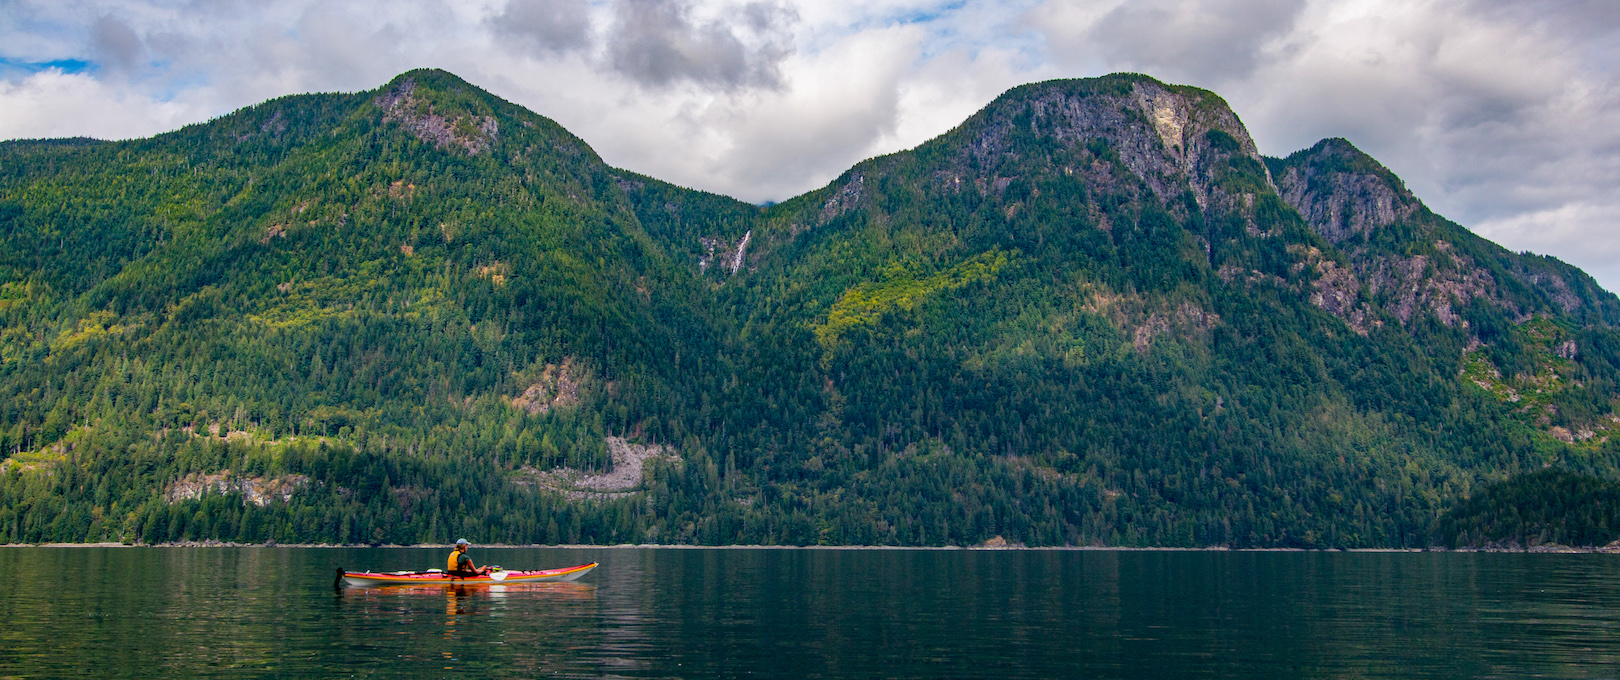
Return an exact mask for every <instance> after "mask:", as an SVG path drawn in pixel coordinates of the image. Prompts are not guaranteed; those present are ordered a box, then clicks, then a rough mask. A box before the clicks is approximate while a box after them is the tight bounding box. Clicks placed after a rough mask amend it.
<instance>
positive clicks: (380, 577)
mask: <svg viewBox="0 0 1620 680" xmlns="http://www.w3.org/2000/svg"><path fill="white" fill-rule="evenodd" d="M596 565H597V563H596V562H592V563H590V564H581V565H579V566H576V567H562V568H560V569H543V570H540V571H519V570H515V569H505V570H502V571H498V572H493V573H492V574H482V575H479V576H455V575H452V574H448V573H445V572H444V571H443V570H440V569H429V570H427V571H387V572H371V571H344V572H343V576H342V577H341V578H342V581H343V582H344V583H346V584H348V585H351V586H358V587H368V586H402V585H433V584H443V585H456V586H471V585H501V584H508V583H544V582H550V581H572V580H574V579H577V578H579V577H581V576H584V575H585V574H586V573H588V572H590V570H592V569H595V568H596ZM496 576H500V578H496Z"/></svg>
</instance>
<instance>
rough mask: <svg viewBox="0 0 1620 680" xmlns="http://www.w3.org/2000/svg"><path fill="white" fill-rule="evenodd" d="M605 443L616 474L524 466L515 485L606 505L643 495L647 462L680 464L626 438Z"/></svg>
mask: <svg viewBox="0 0 1620 680" xmlns="http://www.w3.org/2000/svg"><path fill="white" fill-rule="evenodd" d="M604 441H605V443H606V444H607V449H608V454H609V455H610V456H612V459H613V470H611V471H609V472H603V473H600V474H587V473H585V472H583V471H580V470H575V469H573V468H568V467H559V468H554V469H551V470H544V471H542V470H538V469H535V468H533V467H531V466H527V465H525V466H523V467H522V468H521V469H519V470H518V479H517V482H516V483H517V484H518V485H520V486H534V487H536V488H539V489H542V490H546V491H551V492H555V493H560V494H562V495H563V496H565V497H567V498H568V499H570V500H576V501H578V500H587V501H605V500H611V499H614V498H623V497H625V496H629V495H631V494H634V493H638V492H640V491H641V487H642V480H643V479H644V476H645V474H646V473H645V468H646V465H647V463H648V462H651V461H655V460H665V461H670V462H679V461H680V460H681V458H680V456H678V455H675V454H674V453H671V452H670V451H669V449H668V448H667V447H665V446H662V445H658V444H650V445H649V444H635V443H631V442H630V441H628V440H626V439H624V438H623V437H606V438H605V440H604Z"/></svg>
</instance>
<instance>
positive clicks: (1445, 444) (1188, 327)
mask: <svg viewBox="0 0 1620 680" xmlns="http://www.w3.org/2000/svg"><path fill="white" fill-rule="evenodd" d="M0 158H4V159H5V163H3V164H0V329H3V330H0V393H3V394H4V395H5V396H6V397H8V398H7V399H5V400H4V401H5V403H7V404H9V406H0V409H3V410H0V447H3V448H4V450H5V451H6V452H7V455H8V456H9V457H8V458H7V459H6V460H5V462H4V463H0V470H3V471H4V473H3V474H0V541H9V542H30V541H44V540H50V541H86V540H123V541H130V542H137V541H139V542H159V541H179V540H226V541H240V542H260V541H266V540H274V541H281V542H351V543H355V542H390V543H412V542H443V541H446V540H449V539H451V538H454V537H456V536H460V535H467V536H469V537H477V538H478V540H481V541H484V542H525V543H526V542H542V543H557V542H568V543H573V542H595V543H618V542H642V541H653V542H668V543H706V544H718V543H781V544H813V543H830V544H907V545H940V544H956V545H967V544H976V543H981V542H984V541H987V540H991V539H993V538H995V537H1001V539H1002V540H1005V541H1010V542H1014V543H1024V544H1029V545H1183V546H1204V545H1226V546H1234V547H1249V546H1293V547H1411V546H1418V547H1421V546H1427V545H1431V544H1445V543H1456V541H1457V537H1458V535H1459V533H1458V532H1468V533H1466V536H1465V541H1464V542H1467V541H1473V540H1476V539H1477V540H1494V537H1492V536H1486V535H1484V533H1482V531H1483V530H1481V529H1480V528H1479V527H1481V526H1497V525H1498V524H1500V523H1491V522H1483V523H1482V522H1479V521H1473V520H1469V519H1467V518H1464V517H1462V516H1461V515H1458V514H1457V513H1458V512H1465V511H1468V510H1467V509H1468V508H1476V507H1486V506H1489V507H1496V505H1493V504H1492V503H1490V502H1485V501H1479V502H1474V503H1473V504H1472V505H1470V504H1469V503H1468V501H1469V499H1470V498H1471V496H1472V490H1473V489H1474V487H1476V486H1478V485H1480V484H1482V483H1484V484H1487V485H1489V484H1493V483H1502V482H1508V481H1511V480H1516V479H1520V477H1519V475H1522V474H1525V473H1530V472H1534V471H1536V470H1540V469H1542V468H1543V467H1545V466H1556V467H1557V468H1558V469H1559V470H1564V471H1567V473H1568V474H1571V475H1586V476H1587V477H1580V478H1581V479H1588V478H1593V479H1601V478H1606V477H1613V476H1615V475H1616V473H1617V472H1620V469H1617V465H1616V463H1617V461H1620V456H1617V454H1620V448H1617V447H1620V443H1615V442H1611V441H1610V432H1609V430H1610V428H1612V427H1615V426H1616V423H1620V415H1616V411H1615V404H1616V398H1617V396H1620V387H1617V384H1616V380H1615V379H1616V376H1617V375H1620V371H1617V368H1616V367H1617V366H1620V335H1617V333H1616V330H1615V324H1616V322H1617V320H1620V300H1617V299H1616V298H1615V296H1613V295H1612V294H1609V293H1607V292H1605V291H1603V290H1602V289H1601V288H1599V287H1598V286H1597V285H1596V284H1595V283H1594V282H1593V281H1592V279H1591V278H1590V277H1588V276H1586V275H1585V274H1584V273H1582V272H1580V271H1579V270H1578V269H1576V268H1574V267H1571V266H1569V265H1566V264H1564V263H1561V262H1558V261H1557V260H1553V259H1551V258H1545V257H1540V256H1535V255H1530V254H1516V253H1512V252H1509V251H1506V250H1504V249H1502V248H1500V247H1499V246H1497V245H1495V244H1492V243H1490V242H1489V241H1487V240H1485V239H1482V238H1480V237H1478V236H1476V235H1474V234H1472V233H1470V232H1469V231H1467V230H1466V229H1465V228H1463V227H1461V226H1459V225H1456V224H1454V223H1452V222H1449V221H1447V220H1445V219H1444V218H1442V217H1440V216H1437V215H1435V214H1433V213H1432V212H1430V211H1429V210H1428V209H1427V208H1425V207H1424V206H1423V205H1422V203H1421V202H1420V201H1418V200H1417V199H1416V198H1415V197H1414V196H1413V195H1412V194H1411V193H1410V192H1409V191H1408V190H1407V189H1406V188H1405V186H1404V185H1403V184H1402V183H1401V181H1400V180H1399V178H1397V177H1396V176H1395V175H1394V174H1392V173H1390V172H1389V171H1388V170H1387V169H1385V168H1383V167H1382V166H1381V165H1379V164H1378V163H1377V162H1376V161H1375V160H1373V159H1372V158H1370V157H1368V156H1366V155H1365V154H1363V153H1361V152H1360V151H1358V150H1357V149H1355V148H1354V147H1353V146H1351V145H1350V144H1349V143H1348V142H1346V141H1344V140H1324V141H1323V142H1321V143H1319V144H1317V145H1316V146H1313V147H1312V148H1310V149H1307V150H1304V151H1301V152H1299V153H1296V154H1293V155H1291V156H1289V157H1288V158H1285V159H1275V158H1266V157H1263V156H1261V155H1260V154H1259V153H1258V151H1257V149H1256V147H1255V145H1254V142H1253V141H1252V139H1251V138H1250V136H1249V134H1248V132H1247V131H1246V130H1245V128H1244V127H1243V125H1242V123H1241V121H1240V120H1239V119H1238V117H1237V115H1236V114H1235V113H1234V112H1233V111H1232V110H1231V109H1230V107H1228V106H1227V105H1226V103H1225V102H1224V101H1222V100H1221V99H1220V98H1219V97H1217V96H1216V95H1215V94H1213V93H1210V92H1207V91H1204V90H1199V89H1196V88H1189V87H1182V86H1174V85H1167V84H1164V83H1161V82H1158V81H1156V80H1154V79H1152V78H1149V77H1146V76H1140V75H1132V74H1116V75H1111V76H1105V77H1102V78H1095V79H1086V80H1064V81H1050V82H1044V83H1035V84H1031V85H1026V86H1022V87H1019V88H1015V89H1013V90H1011V91H1009V92H1007V93H1006V94H1004V95H1003V96H1001V97H1000V98H998V99H997V100H996V101H995V102H992V103H991V104H990V105H989V106H987V107H986V108H985V109H984V110H982V111H980V112H979V113H977V114H975V115H974V116H973V117H972V118H970V119H969V120H967V121H966V122H964V123H963V124H962V125H961V126H959V127H957V128H956V129H954V130H952V131H950V132H948V133H946V134H945V135H942V136H941V137H939V138H936V139H934V140H931V141H929V142H927V143H925V144H923V145H921V146H919V147H917V148H916V149H912V150H909V151H904V152H900V153H895V154H890V155H888V156H883V157H879V158H874V159H871V160H868V161H865V162H862V163H860V164H858V165H857V166H855V167H854V168H852V169H850V170H849V171H848V172H846V173H844V174H843V175H842V176H841V177H839V178H838V179H837V180H835V181H834V182H833V183H831V184H830V185H828V186H827V187H824V188H822V189H819V190H816V191H812V192H810V193H807V194H805V195H802V196H798V197H795V198H792V199H789V200H786V201H783V202H781V203H779V204H775V205H771V206H769V207H764V208H761V207H756V206H752V205H748V204H745V203H742V202H739V201H735V200H732V199H729V198H726V197H723V196H716V195H713V194H706V193H702V192H698V191H692V190H689V189H684V188H681V187H677V186H674V185H671V184H668V183H666V182H661V181H659V180H656V179H654V178H650V177H646V176H642V175H638V174H636V173H632V172H628V171H624V170H620V169H615V168H612V167H609V166H607V165H606V164H604V163H603V162H602V161H601V160H600V158H598V157H597V156H596V155H595V154H594V153H593V152H592V151H591V150H590V147H589V146H588V145H586V144H585V143H584V142H583V141H581V140H579V139H578V138H576V137H574V136H572V135H570V134H569V133H568V132H567V131H565V130H563V129H562V128H561V127H560V126H558V125H556V124H555V123H554V122H552V121H549V120H547V119H545V118H543V117H540V116H538V115H535V114H533V113H531V112H528V111H526V110H523V109H521V108H519V107H516V106H514V105H512V104H510V103H508V102H505V101H502V100H500V99H498V98H496V97H494V96H492V95H490V94H488V93H486V92H483V91H481V90H479V89H477V88H476V87H473V86H472V85H470V84H467V83H465V82H464V81H461V80H460V79H458V78H456V77H454V76H452V75H450V74H447V73H444V72H441V71H413V72H410V73H406V74H404V75H401V76H399V77H398V78H396V79H394V80H393V81H392V82H390V83H389V84H387V85H385V86H383V87H382V88H380V89H378V90H376V91H372V92H363V93H357V94H350V95H343V94H337V95H300V96H293V97H285V98H282V99H277V100H273V101H270V102H266V103H264V104H260V105H258V106H254V107H250V108H248V109H244V110H241V111H238V112H235V113H233V114H230V115H228V116H224V117H221V118H219V119H216V120H213V121H210V122H208V123H203V124H199V125H194V126H190V127H187V128H185V129H182V130H179V131H176V132H173V133H169V134H165V135H160V136H157V137H154V138H151V139H146V140H135V141H129V142H116V143H102V142H95V141H94V140H60V141H55V140H53V141H45V142H41V141H29V142H6V143H0ZM1592 475H1596V476H1597V477H1590V476H1592ZM1525 479H1530V478H1528V477H1526V478H1525ZM1534 479H1538V480H1539V479H1541V478H1539V477H1538V478H1534ZM1594 483H1596V482H1594ZM1489 488H1493V489H1494V488H1499V487H1494V486H1493V487H1489ZM1500 488H1509V487H1500ZM1511 488H1514V489H1521V488H1523V489H1532V490H1545V489H1556V488H1558V485H1556V484H1548V483H1545V482H1540V481H1538V482H1535V483H1526V484H1520V485H1519V486H1515V487H1511ZM1514 493H1520V492H1518V491H1515V492H1514ZM1481 503H1484V505H1481ZM1552 505H1556V504H1552ZM1549 507H1551V505H1550V506H1549ZM1458 527H1463V528H1462V529H1459V528H1458ZM1561 531H1562V532H1563V533H1560V534H1559V536H1564V535H1579V536H1587V535H1596V534H1594V533H1592V532H1590V531H1586V530H1584V529H1579V528H1574V529H1568V530H1561ZM1583 532H1584V533H1583ZM1521 533H1522V532H1521ZM1599 533H1601V532H1599Z"/></svg>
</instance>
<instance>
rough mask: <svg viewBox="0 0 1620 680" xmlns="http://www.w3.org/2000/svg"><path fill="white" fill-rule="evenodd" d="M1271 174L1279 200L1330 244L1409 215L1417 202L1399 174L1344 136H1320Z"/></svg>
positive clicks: (1363, 233)
mask: <svg viewBox="0 0 1620 680" xmlns="http://www.w3.org/2000/svg"><path fill="white" fill-rule="evenodd" d="M1284 164H1285V165H1284V166H1283V169H1282V170H1281V171H1280V172H1275V171H1274V172H1273V173H1272V180H1273V181H1274V182H1275V183H1276V185H1277V192H1278V193H1279V194H1280V195H1281V196H1282V199H1283V201H1285V202H1287V203H1288V204H1289V205H1291V206H1293V207H1294V209H1295V210H1297V211H1299V214H1300V216H1301V217H1304V218H1305V221H1306V222H1307V223H1309V224H1310V225H1311V229H1312V230H1314V231H1316V233H1318V234H1321V235H1322V237H1323V238H1325V239H1327V240H1328V242H1329V243H1339V242H1341V241H1343V240H1345V239H1346V238H1349V237H1351V236H1358V235H1359V236H1365V235H1367V234H1369V233H1371V232H1372V231H1373V230H1375V229H1379V228H1382V227H1387V226H1389V225H1391V224H1394V223H1395V222H1396V221H1398V220H1403V219H1406V218H1409V217H1411V216H1412V215H1413V213H1416V212H1417V210H1418V208H1419V206H1420V205H1421V204H1420V203H1419V202H1418V200H1417V198H1416V197H1415V196H1413V195H1412V192H1411V191H1408V190H1407V188H1406V185H1405V184H1404V183H1402V182H1401V180H1400V178H1398V177H1396V176H1395V174H1394V173H1392V172H1390V171H1389V170H1388V169H1386V168H1384V166H1382V165H1379V164H1378V162H1377V161H1374V160H1373V159H1372V158H1371V157H1369V156H1367V155H1366V154H1364V153H1362V152H1361V151H1360V150H1359V149H1357V148H1356V147H1354V146H1352V145H1351V144H1350V142H1348V141H1345V140H1343V139H1338V138H1333V139H1324V140H1322V141H1320V142H1317V143H1316V145H1315V146H1313V147H1311V148H1309V149H1306V150H1304V151H1300V152H1298V153H1295V154H1294V155H1292V156H1289V158H1288V159H1287V160H1286V161H1284Z"/></svg>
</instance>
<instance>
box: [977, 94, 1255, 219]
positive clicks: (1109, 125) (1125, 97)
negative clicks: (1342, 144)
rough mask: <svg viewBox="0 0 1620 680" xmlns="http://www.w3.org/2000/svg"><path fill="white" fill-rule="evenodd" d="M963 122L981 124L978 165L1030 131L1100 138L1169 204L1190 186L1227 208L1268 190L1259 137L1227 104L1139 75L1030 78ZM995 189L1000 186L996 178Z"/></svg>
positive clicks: (1073, 140)
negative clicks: (1241, 178)
mask: <svg viewBox="0 0 1620 680" xmlns="http://www.w3.org/2000/svg"><path fill="white" fill-rule="evenodd" d="M963 128H964V129H973V130H976V138H975V139H972V140H971V141H970V142H969V144H968V148H969V149H970V153H971V154H972V155H973V157H974V158H973V160H974V161H975V164H976V165H979V166H994V165H996V164H997V162H998V160H999V158H998V157H1000V156H1005V155H1008V154H1016V153H1017V151H1016V150H1014V149H1013V148H1012V145H1010V144H1009V136H1010V134H1011V133H1013V132H1014V131H1015V129H1017V128H1025V129H1028V130H1031V131H1033V132H1035V133H1036V135H1037V136H1039V137H1046V138H1050V139H1052V140H1055V141H1057V142H1059V143H1061V144H1064V145H1068V146H1071V147H1072V146H1083V145H1085V144H1087V143H1090V142H1093V141H1102V142H1104V143H1105V144H1106V145H1107V148H1108V149H1109V150H1110V151H1112V152H1113V153H1114V154H1117V155H1118V158H1119V160H1120V161H1121V162H1122V163H1123V165H1124V166H1125V168H1126V169H1128V170H1129V171H1130V172H1131V173H1132V174H1134V175H1136V176H1137V177H1139V178H1140V179H1141V180H1142V181H1144V182H1145V183H1146V184H1147V186H1148V187H1150V188H1151V189H1152V191H1153V193H1154V194H1156V195H1157V196H1158V198H1159V199H1160V200H1163V201H1165V202H1166V203H1174V202H1175V201H1176V199H1177V198H1178V197H1179V196H1180V195H1181V192H1182V191H1183V190H1184V189H1187V190H1190V191H1191V192H1192V194H1193V197H1194V199H1195V200H1196V201H1197V202H1198V205H1199V206H1202V207H1205V208H1216V209H1230V208H1233V207H1235V206H1237V205H1238V201H1240V200H1241V201H1244V202H1245V203H1247V202H1248V201H1251V200H1252V198H1251V199H1243V198H1242V196H1243V195H1244V194H1251V195H1252V194H1253V193H1255V192H1258V191H1269V190H1270V189H1271V185H1270V182H1269V180H1267V179H1266V169H1265V166H1264V165H1263V163H1262V159H1261V156H1260V153H1259V151H1258V150H1257V149H1256V147H1255V144H1254V140H1253V139H1251V138H1250V137H1249V132H1248V130H1247V129H1246V128H1244V126H1243V123H1242V122H1241V121H1240V120H1238V117H1237V114H1235V113H1233V112H1232V109H1231V108H1230V107H1228V106H1227V105H1226V102H1225V101H1223V100H1222V99H1221V98H1220V97H1218V96H1216V95H1215V94H1214V93H1213V92H1209V91H1206V90H1200V89H1198V88H1193V87H1185V86H1173V85H1165V84H1163V83H1159V82H1157V81H1154V80H1152V79H1149V78H1144V77H1140V76H1134V77H1133V76H1129V75H1116V76H1107V77H1104V78H1098V79H1095V80H1085V81H1052V82H1047V83H1036V84H1034V85H1026V86H1024V87H1022V88H1017V89H1015V90H1013V91H1011V92H1009V93H1008V94H1007V95H1004V96H1003V97H1002V98H1001V99H999V100H997V102H996V103H994V104H992V105H991V106H990V107H987V108H986V109H985V111H984V112H982V113H980V114H979V115H978V116H975V119H973V120H970V121H969V122H968V123H967V124H966V125H964V126H963ZM1086 170H1089V169H1086ZM1099 170H1100V168H1099ZM1234 172H1235V173H1238V174H1241V173H1249V174H1253V175H1254V177H1250V178H1248V179H1249V180H1250V182H1249V183H1247V184H1245V183H1242V182H1230V181H1227V180H1228V179H1230V176H1231V175H1233V174H1234ZM1000 186H1001V187H1005V186H1006V185H1005V184H1002V185H1000ZM990 187H991V188H992V189H994V188H997V186H996V183H995V181H994V180H992V181H991V182H990Z"/></svg>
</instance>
